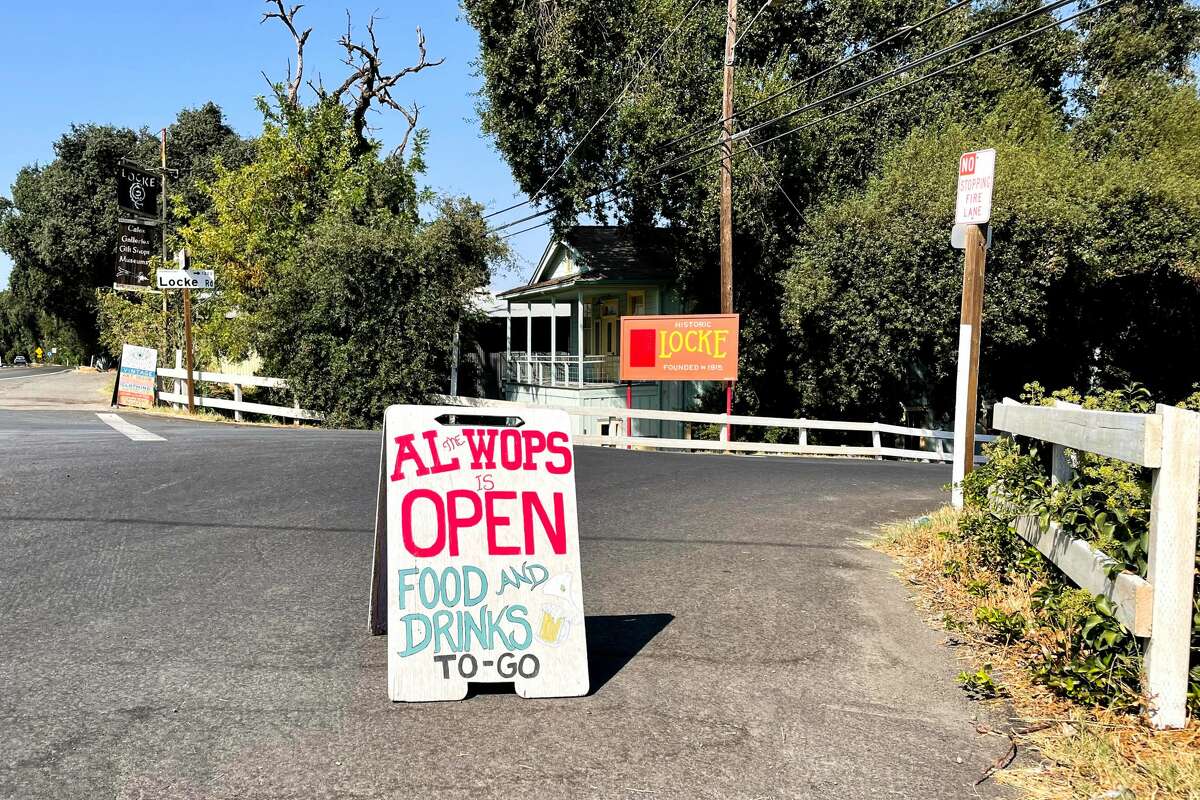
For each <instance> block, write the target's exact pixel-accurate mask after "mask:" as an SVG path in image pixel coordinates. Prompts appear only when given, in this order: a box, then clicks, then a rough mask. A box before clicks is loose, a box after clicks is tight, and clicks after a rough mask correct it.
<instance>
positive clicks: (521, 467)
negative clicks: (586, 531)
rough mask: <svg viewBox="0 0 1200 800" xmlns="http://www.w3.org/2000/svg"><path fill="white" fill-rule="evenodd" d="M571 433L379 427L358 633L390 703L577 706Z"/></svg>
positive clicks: (561, 416) (471, 425)
mask: <svg viewBox="0 0 1200 800" xmlns="http://www.w3.org/2000/svg"><path fill="white" fill-rule="evenodd" d="M570 430H571V428H570V422H569V419H568V417H567V415H566V413H565V412H563V411H557V410H553V409H531V408H511V409H510V408H506V409H503V410H501V409H496V408H464V407H462V406H453V407H449V406H391V407H390V408H388V409H387V411H386V412H385V413H384V417H383V448H382V454H381V460H380V475H379V481H380V490H379V500H378V509H377V516H376V523H375V568H374V574H373V576H372V577H373V581H372V587H371V590H372V591H371V595H372V597H371V629H372V632H374V633H382V632H383V628H384V624H385V622H386V628H387V635H388V644H387V647H388V694H389V696H390V697H391V699H392V700H406V701H419V700H461V699H462V698H464V697H466V696H467V684H468V682H483V683H489V682H491V683H495V682H512V683H513V684H514V685H515V687H516V691H517V694H519V695H521V696H522V697H571V696H576V695H583V694H587V691H588V667H587V642H586V639H585V632H584V618H583V587H582V585H581V576H580V570H579V520H578V516H577V512H576V505H575V454H574V451H573V449H572V447H571V435H570Z"/></svg>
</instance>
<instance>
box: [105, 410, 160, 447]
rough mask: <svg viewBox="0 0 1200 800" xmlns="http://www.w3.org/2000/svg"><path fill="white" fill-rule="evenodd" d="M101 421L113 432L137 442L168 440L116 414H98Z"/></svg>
mask: <svg viewBox="0 0 1200 800" xmlns="http://www.w3.org/2000/svg"><path fill="white" fill-rule="evenodd" d="M96 416H97V417H99V418H100V421H101V422H103V423H104V424H105V425H108V426H109V427H110V428H112V429H113V430H115V431H117V432H119V433H123V434H125V435H126V436H128V437H129V438H130V439H132V440H133V441H135V442H165V441H166V439H164V438H163V437H161V436H159V435H158V434H157V433H151V432H150V431H148V430H145V429H144V428H139V427H138V426H137V425H134V424H133V423H132V422H128V421H126V420H123V419H121V418H120V417H118V416H117V415H116V414H97V415H96Z"/></svg>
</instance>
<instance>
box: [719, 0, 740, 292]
mask: <svg viewBox="0 0 1200 800" xmlns="http://www.w3.org/2000/svg"><path fill="white" fill-rule="evenodd" d="M736 41H737V0H729V12H728V14H727V16H726V18H725V83H724V87H723V89H722V91H721V119H722V120H724V122H723V124H722V125H721V313H722V314H732V313H733V45H734V42H736Z"/></svg>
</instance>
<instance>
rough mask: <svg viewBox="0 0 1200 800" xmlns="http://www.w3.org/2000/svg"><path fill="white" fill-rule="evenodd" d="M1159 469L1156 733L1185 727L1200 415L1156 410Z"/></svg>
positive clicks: (1155, 498)
mask: <svg viewBox="0 0 1200 800" xmlns="http://www.w3.org/2000/svg"><path fill="white" fill-rule="evenodd" d="M1157 412H1158V415H1159V416H1160V417H1162V465H1161V466H1160V467H1159V468H1158V469H1157V470H1155V471H1154V478H1153V481H1154V483H1153V489H1152V492H1151V501H1150V546H1149V549H1150V552H1149V565H1148V569H1147V575H1146V579H1147V581H1149V583H1150V585H1151V586H1153V587H1154V612H1153V615H1152V617H1151V620H1152V622H1151V625H1152V628H1151V632H1150V641H1149V643H1148V644H1147V646H1146V658H1145V669H1146V684H1145V689H1146V694H1147V696H1148V697H1149V702H1150V708H1149V711H1150V721H1151V723H1152V724H1153V725H1154V727H1156V728H1182V727H1183V726H1184V725H1186V724H1187V688H1188V658H1189V655H1190V650H1191V638H1192V593H1193V591H1194V587H1193V583H1192V575H1193V572H1194V570H1195V565H1196V494H1197V491H1198V490H1200V485H1198V484H1200V414H1196V413H1195V412H1192V411H1185V410H1183V409H1181V408H1176V407H1175V406H1168V405H1161V404H1160V405H1159V406H1158V408H1157Z"/></svg>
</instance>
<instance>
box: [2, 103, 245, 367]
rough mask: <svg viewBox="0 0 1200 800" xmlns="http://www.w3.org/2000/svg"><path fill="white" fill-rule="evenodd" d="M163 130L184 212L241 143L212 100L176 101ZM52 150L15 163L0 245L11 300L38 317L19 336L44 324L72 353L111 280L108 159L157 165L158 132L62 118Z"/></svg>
mask: <svg viewBox="0 0 1200 800" xmlns="http://www.w3.org/2000/svg"><path fill="white" fill-rule="evenodd" d="M167 136H168V140H169V141H170V142H171V149H170V152H169V158H168V164H169V166H171V167H172V168H174V169H178V175H177V177H174V178H172V184H170V185H168V191H170V192H172V193H174V194H175V195H176V196H177V198H178V202H179V204H180V205H181V206H182V207H184V208H185V209H187V210H188V211H189V213H190V212H191V211H197V210H202V209H203V208H204V204H205V202H206V201H205V200H204V199H203V198H202V197H201V196H200V194H199V193H198V191H197V186H198V185H199V182H200V181H202V180H203V179H204V178H205V177H206V176H208V175H210V174H212V172H213V170H215V169H216V165H217V164H218V163H225V164H230V165H236V164H237V163H240V162H241V161H243V160H244V159H245V156H246V148H245V143H244V142H243V141H242V140H241V139H240V138H239V137H238V136H237V134H235V133H234V132H233V130H232V129H230V128H229V127H228V126H227V125H226V124H225V123H224V121H223V119H222V114H221V110H220V109H219V108H218V107H217V106H215V105H213V104H212V103H207V104H205V105H204V106H202V107H200V108H197V109H184V110H183V111H181V112H180V113H179V115H178V117H177V118H176V121H175V122H174V123H173V124H172V125H171V126H169V127H168V129H167ZM54 153H55V158H54V160H52V161H51V162H50V163H48V164H45V165H40V164H33V165H30V166H28V167H26V168H24V169H22V170H21V172H20V173H19V174H18V175H17V179H16V182H15V183H14V184H13V187H12V200H11V201H7V200H2V199H0V250H4V252H6V253H8V255H9V256H10V257H11V258H12V260H13V270H12V276H11V278H10V287H11V291H12V301H11V302H13V303H17V304H19V305H21V306H23V307H25V308H27V309H29V310H30V312H32V314H33V317H34V318H42V319H44V320H45V322H46V324H45V325H41V326H35V327H34V328H33V329H32V330H30V331H28V336H30V337H32V338H33V339H35V340H38V341H42V340H43V339H45V338H46V337H47V336H48V335H49V332H50V329H54V330H56V331H58V332H59V333H58V336H57V338H70V339H73V340H78V342H79V349H80V350H81V351H82V352H81V353H80V354H79V357H81V358H82V356H83V355H84V354H85V353H89V352H94V350H95V347H96V345H97V343H98V342H99V335H100V329H99V325H98V313H99V309H98V305H97V294H96V289H97V287H104V286H111V285H112V283H113V275H114V259H115V252H116V244H117V217H118V211H117V204H116V197H117V187H116V176H117V169H118V167H119V165H120V163H121V161H122V159H128V160H129V161H131V162H132V163H135V164H140V165H142V166H144V167H153V166H155V165H157V164H158V163H159V160H160V157H159V141H158V137H157V136H155V135H153V134H152V133H151V132H150V131H147V130H142V131H132V130H130V129H128V128H117V127H113V126H108V125H93V124H87V125H72V126H71V129H70V130H69V131H68V132H67V133H65V134H64V135H63V136H62V137H61V138H60V139H59V140H58V141H57V142H56V143H55V145H54ZM131 302H138V301H131ZM2 344H4V342H3V341H2V340H0V345H2Z"/></svg>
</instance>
